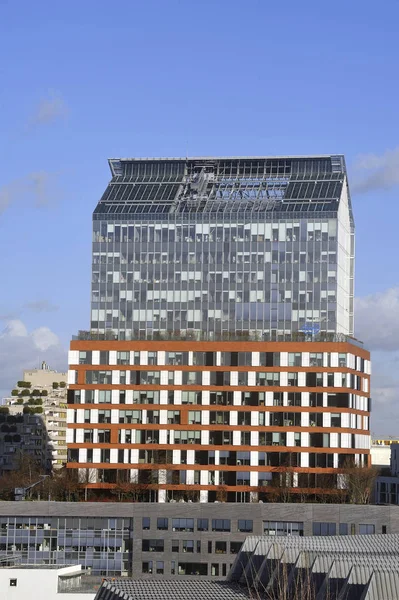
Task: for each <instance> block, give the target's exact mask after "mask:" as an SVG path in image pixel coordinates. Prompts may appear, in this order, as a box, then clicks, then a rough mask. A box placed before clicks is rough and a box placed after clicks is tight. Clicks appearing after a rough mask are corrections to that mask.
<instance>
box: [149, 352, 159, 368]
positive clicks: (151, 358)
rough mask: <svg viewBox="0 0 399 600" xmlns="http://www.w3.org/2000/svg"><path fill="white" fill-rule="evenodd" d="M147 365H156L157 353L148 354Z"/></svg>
mask: <svg viewBox="0 0 399 600" xmlns="http://www.w3.org/2000/svg"><path fill="white" fill-rule="evenodd" d="M147 364H149V365H156V364H157V352H148V360H147Z"/></svg>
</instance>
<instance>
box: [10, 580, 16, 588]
mask: <svg viewBox="0 0 399 600" xmlns="http://www.w3.org/2000/svg"><path fill="white" fill-rule="evenodd" d="M10 587H17V580H16V579H10Z"/></svg>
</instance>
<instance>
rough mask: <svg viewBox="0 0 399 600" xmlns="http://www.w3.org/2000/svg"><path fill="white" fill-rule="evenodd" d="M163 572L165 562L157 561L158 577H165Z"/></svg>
mask: <svg viewBox="0 0 399 600" xmlns="http://www.w3.org/2000/svg"><path fill="white" fill-rule="evenodd" d="M163 571H164V562H163V560H157V570H156V573H157V575H163Z"/></svg>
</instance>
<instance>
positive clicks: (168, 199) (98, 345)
mask: <svg viewBox="0 0 399 600" xmlns="http://www.w3.org/2000/svg"><path fill="white" fill-rule="evenodd" d="M110 167H111V172H112V180H111V182H110V183H109V185H108V186H107V189H106V191H105V193H104V195H103V196H102V198H101V200H100V202H99V203H98V205H97V207H96V208H95V210H94V214H93V271H92V316H91V328H90V331H89V332H80V335H79V336H78V338H79V339H78V340H76V341H73V342H72V344H71V352H70V357H69V365H70V370H69V375H68V383H69V385H70V393H69V396H68V406H69V409H68V421H69V423H68V439H67V443H68V447H69V458H68V467H69V468H72V469H76V468H78V469H79V474H80V478H81V481H82V483H86V484H87V487H91V489H92V490H97V491H98V492H99V493H101V494H104V492H105V491H106V490H107V489H108V490H112V489H113V488H115V487H116V486H117V485H118V484H120V483H123V484H124V485H126V484H132V485H141V486H143V485H146V486H147V488H148V490H149V491H148V494H147V499H150V500H156V501H159V502H165V501H168V500H171V499H176V498H180V497H181V496H182V495H183V497H184V496H187V493H188V492H189V493H190V494H191V496H192V497H193V498H194V499H196V500H197V499H199V500H200V501H202V502H207V501H213V500H215V499H216V498H217V495H218V493H221V490H220V488H221V487H223V494H226V495H227V498H228V500H229V501H249V500H250V499H252V500H253V499H255V498H258V497H259V491H260V490H262V493H266V494H267V493H268V491H269V488H270V487H276V486H277V485H280V486H283V487H284V486H286V487H289V488H293V489H294V490H295V491H296V493H297V494H301V493H303V490H304V489H306V490H311V491H312V493H317V491H318V490H320V489H323V490H325V489H328V488H330V489H331V488H336V487H340V486H341V485H342V480H340V477H339V475H340V469H342V467H343V465H344V464H345V462H346V461H348V460H352V459H353V460H354V461H356V462H357V464H360V465H362V464H368V462H369V448H370V435H369V414H370V402H369V390H370V385H369V376H370V356H369V354H368V352H367V351H365V350H364V349H363V348H362V347H361V344H360V343H358V342H357V341H356V340H354V339H353V338H351V337H350V336H351V335H353V272H354V222H353V215H352V209H351V201H350V193H349V187H348V181H347V174H346V167H345V161H344V158H343V156H314V157H280V158H270V157H261V158H251V157H247V158H231V159H228V158H198V159H194V158H193V159H115V160H110ZM127 404H129V405H131V406H129V407H127V406H126V405H127ZM154 404H157V405H159V406H156V407H154ZM132 405H135V406H132Z"/></svg>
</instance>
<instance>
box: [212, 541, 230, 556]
mask: <svg viewBox="0 0 399 600" xmlns="http://www.w3.org/2000/svg"><path fill="white" fill-rule="evenodd" d="M215 554H227V542H215Z"/></svg>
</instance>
